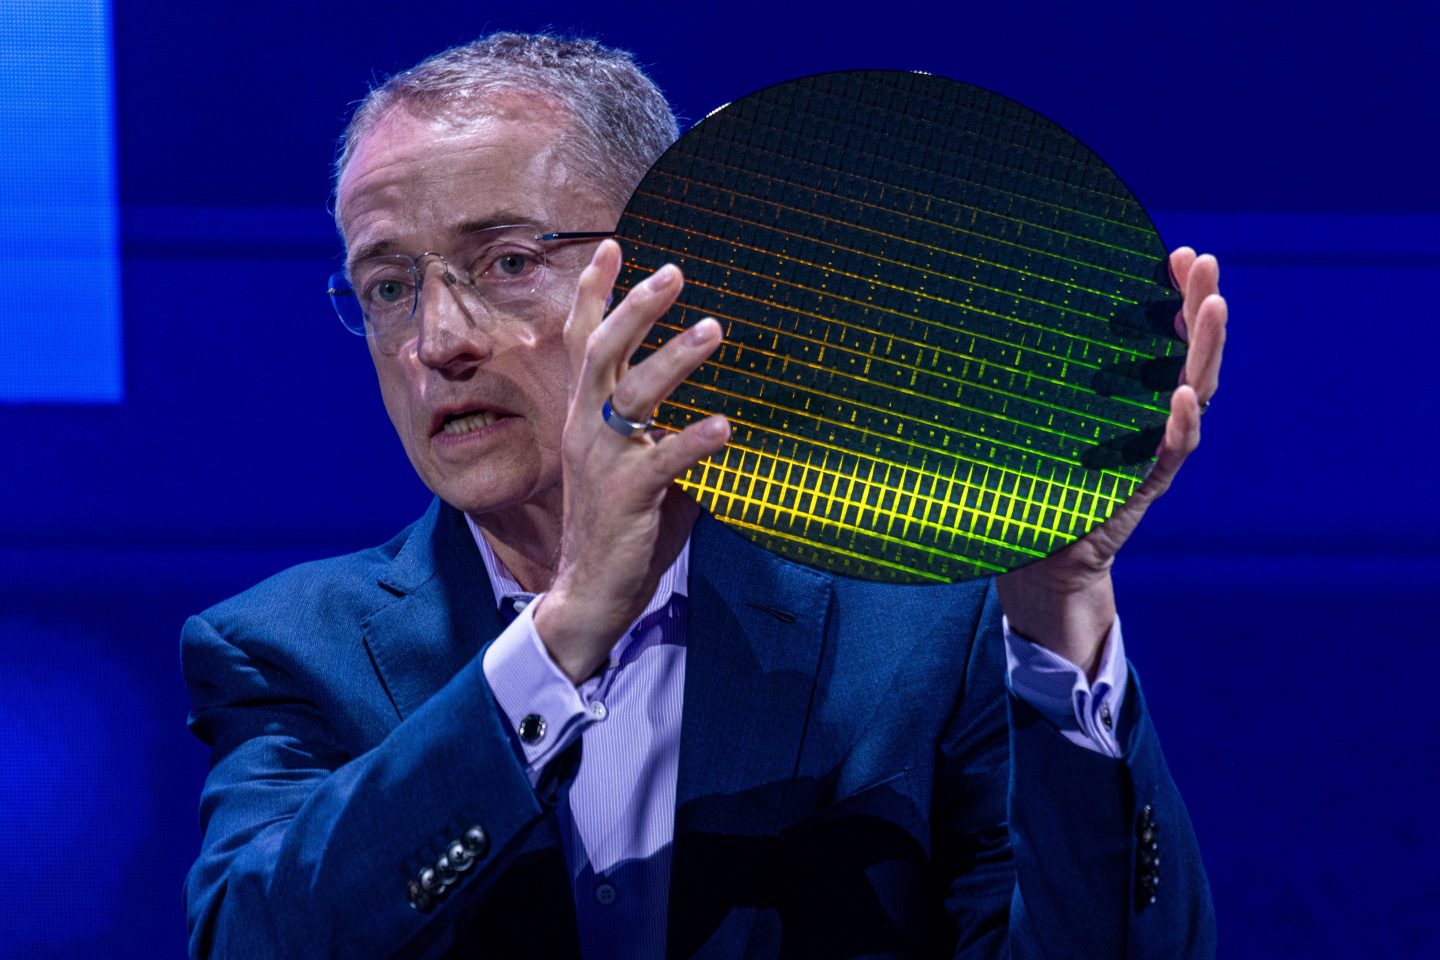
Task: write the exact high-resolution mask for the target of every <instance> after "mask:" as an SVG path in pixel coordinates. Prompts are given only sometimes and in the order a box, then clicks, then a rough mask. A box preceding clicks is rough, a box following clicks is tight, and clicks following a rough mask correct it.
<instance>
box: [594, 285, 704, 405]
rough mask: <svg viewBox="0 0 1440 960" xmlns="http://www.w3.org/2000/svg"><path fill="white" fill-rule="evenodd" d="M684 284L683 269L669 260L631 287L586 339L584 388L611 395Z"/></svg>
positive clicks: (600, 394)
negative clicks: (642, 344) (638, 349)
mask: <svg viewBox="0 0 1440 960" xmlns="http://www.w3.org/2000/svg"><path fill="white" fill-rule="evenodd" d="M683 285H684V281H683V278H682V277H681V276H680V268H679V267H677V266H675V265H674V264H671V263H667V264H666V265H665V266H663V267H661V268H660V269H659V270H656V271H655V272H654V273H652V274H651V275H650V276H648V277H646V278H645V279H644V280H643V281H641V282H640V283H638V284H636V285H635V286H634V287H632V288H631V289H630V292H629V293H628V294H627V295H626V296H625V299H624V300H622V301H621V302H620V305H619V306H618V307H616V308H615V309H614V310H611V311H610V313H609V314H608V315H607V316H606V317H605V320H604V321H603V322H602V323H601V324H600V325H599V326H597V327H596V328H595V329H594V330H592V331H591V332H590V336H589V337H588V338H587V339H586V343H585V366H584V367H583V368H582V372H581V381H582V388H584V387H588V388H589V389H591V390H593V391H596V395H599V396H600V397H601V398H602V399H603V398H604V397H606V396H609V395H610V393H611V391H613V390H614V389H615V384H616V383H617V382H619V381H620V380H621V379H622V378H623V377H624V375H625V373H626V370H627V368H628V366H629V362H630V357H631V355H633V354H634V352H635V350H636V349H637V348H638V347H639V346H640V342H641V341H642V340H644V339H645V335H646V334H647V333H649V332H650V328H651V327H653V326H654V325H655V322H656V321H657V320H659V319H660V318H661V317H662V316H664V314H665V311H666V310H669V309H670V306H671V304H673V303H674V302H675V298H676V297H678V296H679V295H680V289H681V287H682V286H683Z"/></svg>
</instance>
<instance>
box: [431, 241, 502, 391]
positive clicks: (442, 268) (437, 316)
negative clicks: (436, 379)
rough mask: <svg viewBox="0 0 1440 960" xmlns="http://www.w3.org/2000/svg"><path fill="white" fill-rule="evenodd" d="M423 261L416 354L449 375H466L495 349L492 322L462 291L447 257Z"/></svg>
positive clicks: (432, 366)
mask: <svg viewBox="0 0 1440 960" xmlns="http://www.w3.org/2000/svg"><path fill="white" fill-rule="evenodd" d="M434 260H435V261H436V269H432V268H431V263H430V261H428V260H426V261H423V262H422V263H421V264H420V267H419V272H420V275H419V276H418V277H416V282H417V285H418V290H417V292H416V297H417V300H416V303H415V327H416V334H417V342H416V347H415V352H416V355H417V356H418V357H419V359H420V362H421V363H423V364H425V365H426V366H427V367H431V368H433V369H435V370H439V371H441V372H442V373H445V374H446V375H447V376H467V375H468V374H469V372H471V371H472V370H473V368H474V367H475V366H476V365H477V364H480V363H483V362H484V361H485V360H487V359H489V358H490V355H491V354H492V353H493V352H494V341H493V338H492V330H491V325H490V324H489V323H488V322H487V320H488V318H487V317H485V316H484V314H483V311H482V310H480V309H478V307H477V305H476V304H474V303H472V302H470V299H469V298H467V297H465V296H464V295H463V294H462V293H461V289H460V281H459V279H458V278H457V277H456V276H455V274H454V273H453V272H452V271H451V269H450V265H449V264H448V263H446V262H445V260H444V258H442V257H439V256H436V257H435V258H434Z"/></svg>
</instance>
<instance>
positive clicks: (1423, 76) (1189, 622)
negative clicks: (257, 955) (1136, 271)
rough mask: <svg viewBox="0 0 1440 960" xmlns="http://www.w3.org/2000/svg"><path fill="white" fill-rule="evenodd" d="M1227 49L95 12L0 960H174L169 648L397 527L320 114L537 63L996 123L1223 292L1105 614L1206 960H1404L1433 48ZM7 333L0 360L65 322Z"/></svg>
mask: <svg viewBox="0 0 1440 960" xmlns="http://www.w3.org/2000/svg"><path fill="white" fill-rule="evenodd" d="M6 6H7V5H6V3H4V2H3V0H0V24H3V23H4V21H5V16H6ZM1260 6H1261V5H1260V4H1239V3H1216V4H1209V5H1178V4H1177V5H1170V6H1167V7H1161V6H1157V5H1155V4H1138V3H1136V4H1110V5H1106V6H1104V7H1103V8H1099V7H1098V5H1084V4H1066V5H1060V4H1056V5H1053V6H1050V5H1031V4H1018V3H1017V4H1008V5H1004V6H1003V7H1001V6H994V7H966V6H945V7H939V6H934V7H931V6H922V5H918V4H917V5H909V4H905V3H900V2H889V3H884V4H864V5H854V6H843V5H833V4H832V5H829V6H827V7H824V8H813V9H810V10H802V9H801V8H799V7H794V6H789V5H784V4H777V3H769V4H754V5H747V4H738V5H737V4H694V5H690V4H686V5H683V6H682V5H677V6H674V7H672V8H670V9H664V10H658V11H657V10H656V9H654V8H650V7H647V6H641V5H635V6H627V5H625V4H617V3H612V4H608V5H603V6H602V5H596V4H580V3H571V4H565V3H558V4H550V5H548V6H545V7H544V8H543V9H540V10H539V12H537V13H535V14H534V15H530V14H528V13H525V12H521V13H519V14H517V15H516V16H510V15H508V13H504V12H487V13H479V12H477V13H475V14H473V15H471V14H466V13H465V12H464V11H463V9H462V8H460V7H457V6H454V5H440V6H434V5H431V6H425V5H420V6H418V7H417V6H415V5H408V6H407V5H400V6H397V5H395V4H393V3H386V4H380V3H374V2H369V0H367V2H351V3H345V4H341V3H336V2H317V3H309V4H298V3H294V2H287V3H279V2H274V0H252V2H248V3H244V4H241V3H228V2H227V3H215V4H194V5H186V6H184V7H183V8H181V7H179V6H178V5H172V4H167V3H160V2H155V0H114V8H113V27H114V43H115V46H114V63H113V69H114V79H115V87H114V99H115V127H114V130H115V137H116V141H115V142H116V159H117V161H118V166H117V169H118V184H117V191H118V197H119V220H118V223H119V242H120V251H121V263H120V266H121V270H120V277H121V290H122V296H123V301H122V304H123V332H124V339H123V345H122V346H123V350H122V355H123V357H124V366H123V396H124V400H123V402H121V403H113V404H101V405H70V404H57V403H53V402H51V403H44V404H9V405H0V439H3V453H0V573H3V574H4V576H3V577H0V955H3V956H6V957H10V956H13V957H62V956H63V957H72V956H75V955H77V954H78V955H105V956H114V957H167V956H175V957H179V956H181V955H183V952H184V921H183V916H182V912H181V906H180V885H181V881H182V877H183V875H184V872H185V870H186V868H187V867H188V864H189V862H190V860H191V858H192V857H193V856H194V853H195V851H196V849H197V845H198V842H199V836H198V828H197V820H196V797H197V792H198V789H199V785H200V782H201V779H202V778H203V776H204V771H205V767H206V755H205V752H204V750H203V749H202V748H201V747H200V745H199V744H198V743H197V742H195V741H193V740H192V739H191V738H190V737H189V735H188V734H187V733H186V732H185V730H184V717H185V711H186V707H187V698H186V695H185V692H184V688H183V685H182V683H181V679H180V673H179V666H178V660H177V656H176V650H177V644H176V640H177V636H178V632H179V627H180V624H181V622H182V620H183V618H184V616H185V615H186V614H187V613H190V612H193V611H197V610H199V609H201V608H203V607H204V606H207V605H208V604H210V603H213V602H214V601H217V600H219V599H221V598H223V597H225V596H228V595H230V594H232V593H234V592H236V591H238V590H240V589H243V588H244V587H246V586H248V585H250V584H251V583H253V582H255V581H256V580H258V579H260V578H261V577H263V576H265V575H267V574H269V573H271V572H274V571H275V570H277V569H279V568H280V567H282V566H284V565H287V564H290V563H293V562H297V561H300V560H303V559H308V558H312V557H318V556H323V555H329V554H334V553H337V552H342V551H346V550H350V549H354V548H358V547H361V546H366V545H370V544H373V543H376V542H378V541H380V540H382V539H384V538H386V537H388V536H389V535H390V534H391V533H392V532H393V531H394V530H396V529H398V528H399V527H400V526H402V525H404V524H405V523H407V522H409V521H410V520H411V519H413V518H414V517H415V516H416V515H418V513H419V512H420V511H421V510H422V509H423V507H424V505H425V503H426V502H427V500H428V495H427V494H426V492H425V491H424V490H423V488H422V487H421V485H420V484H419V482H418V481H417V480H416V479H415V478H414V476H413V475H412V473H411V471H410V468H409V466H408V464H407V462H406V460H405V458H404V456H403V454H402V452H401V449H400V446H399V444H398V442H397V440H396V438H395V437H394V435H393V432H392V431H391V428H390V426H389V424H388V421H387V420H386V418H385V415H384V412H383V409H382V407H381V404H380V401H379V395H378V391H377V390H376V389H375V385H374V382H373V374H372V372H371V370H370V367H369V363H368V359H367V356H366V353H365V349H364V345H363V342H362V341H360V340H359V339H357V338H353V337H351V336H349V335H348V334H346V333H345V332H344V331H343V330H342V329H341V327H340V325H339V323H338V322H336V320H335V318H334V316H333V315H332V314H331V313H330V311H329V307H328V305H327V303H326V302H325V297H324V295H323V289H324V287H323V284H324V279H325V277H326V276H327V275H328V274H329V273H330V271H331V270H332V269H334V265H335V264H336V263H337V261H338V254H339V252H340V247H339V243H338V240H337V238H336V237H335V235H334V232H333V228H332V227H331V225H330V220H329V215H328V213H327V211H326V199H327V195H328V192H329V180H328V171H329V164H330V162H331V159H332V157H333V148H334V141H335V138H336V136H338V134H339V132H340V130H341V128H342V126H343V122H344V119H345V116H346V112H347V104H349V103H350V102H352V101H354V100H356V99H358V98H359V97H361V96H362V95H363V94H364V92H365V90H366V88H367V84H368V82H369V81H370V80H371V79H372V77H378V76H381V75H383V74H385V73H387V72H389V71H392V70H395V69H399V68H403V67H405V66H408V65H409V64H411V63H412V62H414V61H415V60H418V59H419V58H421V57H422V56H424V55H426V54H429V53H431V52H434V51H435V50H438V49H440V48H442V47H444V46H447V45H449V44H452V43H456V42H461V41H464V40H466V39H469V38H471V37H473V36H475V35H477V34H479V33H481V32H484V31H487V30H491V29H501V28H505V29H537V28H541V27H544V26H547V25H549V26H553V27H555V28H558V29H577V30H580V31H582V32H586V33H590V34H592V35H597V36H598V37H600V38H601V39H602V40H604V41H607V42H609V43H612V44H617V45H620V46H624V47H628V48H630V49H632V50H634V51H635V52H636V53H637V55H638V57H639V59H640V60H641V61H642V62H644V63H646V64H648V65H650V68H651V72H652V74H653V76H654V77H655V79H656V80H657V81H658V82H659V84H660V85H661V87H662V88H663V89H664V90H665V91H666V92H667V94H669V95H670V96H671V98H672V99H673V101H674V102H675V103H676V105H677V107H678V109H679V111H680V112H681V114H682V115H683V116H685V117H687V118H689V119H691V120H693V119H696V118H699V117H702V116H704V114H705V113H706V112H707V111H708V110H710V109H711V108H713V107H714V106H716V105H718V104H720V103H722V102H724V101H727V100H731V99H734V98H735V97H736V96H738V95H741V94H743V93H746V92H749V91H751V90H753V89H756V88H758V87H760V86H764V85H766V84H769V83H772V82H775V81H778V80H782V79H787V78H790V77H793V76H797V75H802V74H806V73H811V72H815V71H819V70H830V69H841V68H850V67H896V68H907V69H925V70H929V71H932V72H935V73H940V74H945V75H949V76H952V77H956V78H958V79H963V80H968V81H970V82H973V83H977V84H980V85H982V86H986V87H989V88H991V89H995V90H998V91H1000V92H1002V93H1005V94H1007V95H1009V96H1011V97H1013V98H1015V99H1017V100H1019V101H1020V102H1022V103H1025V104H1027V105H1029V106H1031V107H1033V108H1035V109H1037V110H1039V111H1040V112H1042V113H1044V114H1046V115H1047V116H1049V117H1051V118H1053V119H1055V120H1057V121H1059V122H1060V123H1061V124H1062V125H1064V126H1066V127H1067V128H1068V129H1070V130H1071V131H1073V132H1075V133H1076V134H1077V135H1079V136H1080V137H1081V138H1082V139H1084V140H1085V141H1086V142H1087V143H1088V144H1089V145H1090V146H1091V147H1092V148H1093V149H1094V150H1095V151H1096V152H1098V153H1099V154H1100V155H1101V156H1102V157H1104V158H1105V159H1106V160H1107V161H1108V162H1109V163H1110V164H1111V165H1112V166H1113V167H1114V168H1115V169H1116V170H1118V171H1119V172H1120V173H1121V175H1122V176H1124V177H1125V178H1126V180H1127V181H1128V182H1129V184H1130V186H1131V188H1132V189H1133V190H1134V192H1135V193H1136V194H1137V196H1139V197H1140V198H1141V200H1142V201H1143V202H1144V203H1145V205H1146V206H1147V208H1148V209H1150V210H1151V211H1152V213H1153V214H1154V216H1155V219H1156V221H1157V222H1158V224H1159V225H1160V227H1161V231H1162V233H1163V235H1164V236H1165V238H1166V239H1167V241H1169V242H1170V243H1171V244H1172V245H1173V244H1178V243H1182V242H1183V243H1189V244H1192V245H1194V246H1197V247H1198V248H1200V249H1202V250H1208V251H1212V252H1215V253H1216V254H1218V255H1219V256H1220V258H1221V263H1222V270H1223V278H1222V287H1223V289H1224V291H1225V293H1226V295H1227V297H1228V299H1229V301H1230V304H1231V331H1230V343H1229V348H1228V354H1227V363H1226V367H1225V371H1224V377H1223V380H1224V382H1223V388H1222V391H1221V393H1220V395H1219V397H1218V399H1217V401H1216V404H1215V408H1214V409H1213V410H1212V411H1211V412H1210V414H1209V415H1208V416H1207V417H1206V419H1205V440H1204V444H1203V446H1202V448H1201V450H1200V452H1199V453H1198V454H1197V455H1196V457H1195V459H1194V461H1193V462H1192V463H1191V464H1189V465H1187V467H1186V469H1185V471H1184V473H1183V474H1182V476H1181V477H1180V480H1179V482H1178V483H1177V485H1176V487H1175V489H1174V490H1172V491H1171V493H1170V494H1169V495H1167V497H1166V498H1165V499H1164V501H1162V502H1161V504H1159V505H1158V506H1157V507H1156V508H1155V509H1154V510H1153V511H1152V513H1151V515H1150V516H1149V517H1148V518H1147V519H1146V521H1145V524H1144V525H1143V527H1142V530H1141V532H1140V533H1139V534H1138V536H1137V538H1136V540H1135V541H1134V542H1132V544H1131V545H1130V546H1128V547H1127V549H1126V551H1125V554H1124V555H1123V557H1122V559H1121V561H1120V563H1119V565H1118V568H1117V573H1116V576H1117V580H1118V582H1119V589H1120V592H1121V606H1122V612H1123V615H1124V617H1125V624H1126V636H1127V643H1128V645H1129V649H1130V653H1131V656H1132V659H1133V660H1134V661H1135V662H1136V664H1137V665H1138V667H1139V669H1140V671H1141V674H1142V677H1143V678H1144V680H1145V683H1146V690H1147V694H1148V697H1149V700H1150V702H1151V704H1152V708H1153V711H1154V714H1155V716H1156V722H1157V724H1158V726H1159V729H1160V732H1161V735H1162V737H1163V738H1164V741H1165V744H1166V748H1167V753H1168V756H1169V758H1170V763H1171V767H1172V769H1173V770H1174V773H1175V776H1176V779H1177V780H1178V781H1179V783H1180V785H1181V788H1182V790H1183V792H1184V794H1185V796H1186V798H1187V800H1188V802H1189V806H1190V809H1191V813H1192V815H1193V818H1194V821H1195V825H1196V829H1197V830H1198V832H1199V834H1200V838H1201V843H1202V846H1203V848H1204V851H1205V856H1206V863H1207V867H1208V869H1209V871H1210V877H1211V881H1212V884H1213V886H1214V891H1215V898H1216V901H1217V907H1218V912H1219V921H1220V935H1221V943H1222V956H1226V957H1275V956H1304V957H1332V956H1333V957H1341V956H1351V955H1356V954H1361V953H1364V954H1365V955H1368V956H1381V957H1422V956H1426V957H1428V956H1435V955H1440V914H1437V912H1436V910H1435V908H1434V905H1435V903H1436V902H1440V870H1437V868H1436V866H1435V864H1436V862H1437V859H1440V820H1437V818H1436V816H1435V815H1434V813H1433V809H1434V806H1435V801H1436V797H1437V787H1440V760H1437V751H1436V749H1435V747H1434V740H1435V734H1436V732H1437V725H1436V721H1435V719H1434V707H1433V705H1432V703H1433V697H1432V692H1433V691H1434V690H1435V689H1436V683H1437V680H1436V678H1437V677H1440V642H1437V641H1440V615H1437V613H1436V612H1435V609H1434V607H1433V606H1432V603H1433V599H1432V598H1433V597H1434V595H1435V594H1436V592H1437V587H1440V561H1437V559H1436V556H1435V554H1436V550H1435V548H1436V547H1437V545H1440V514H1437V511H1436V502H1437V500H1436V496H1435V490H1436V485H1435V483H1434V481H1433V480H1432V479H1431V476H1432V475H1433V472H1434V470H1435V468H1436V465H1437V455H1436V452H1435V450H1436V442H1435V433H1434V420H1435V415H1436V413H1437V404H1436V402H1435V394H1434V392H1433V387H1432V383H1433V381H1434V379H1435V378H1434V377H1433V375H1432V369H1433V367H1434V357H1435V356H1436V351H1435V347H1434V344H1435V340H1436V337H1435V333H1434V330H1435V320H1434V315H1435V307H1434V302H1435V298H1436V291H1437V289H1440V177H1437V176H1436V175H1435V167H1436V159H1437V157H1440V150H1437V140H1440V121H1437V110H1436V108H1435V96H1436V93H1437V91H1440V70H1437V67H1436V61H1437V57H1440V49H1437V41H1436V39H1435V38H1436V37H1437V36H1440V13H1437V12H1436V7H1435V5H1433V4H1421V3H1413V4H1404V3H1390V4H1381V3H1370V4H1363V5H1348V4H1347V5H1346V6H1345V7H1344V8H1343V9H1342V8H1338V7H1337V8H1335V9H1333V10H1331V9H1329V8H1327V7H1324V6H1322V5H1317V4H1314V3H1304V4H1301V3H1270V4H1266V5H1264V6H1263V9H1253V8H1252V7H1260ZM12 9H13V8H12ZM527 9H528V8H527ZM182 10H183V12H182ZM0 29H4V27H0ZM62 99H63V98H62ZM57 105H63V104H57ZM18 147H19V145H17V144H16V143H15V142H14V141H13V140H7V141H0V150H4V151H7V152H11V153H9V154H7V155H13V151H16V150H17V149H18ZM8 202H9V201H8V200H7V203H8ZM33 299H34V288H26V287H24V286H21V288H19V289H17V288H16V287H15V285H13V284H12V285H11V286H10V287H9V289H7V290H6V297H5V299H4V301H3V302H4V303H5V305H6V306H5V308H4V310H3V313H0V325H3V326H4V327H6V328H7V329H9V328H12V327H13V326H14V325H27V326H29V325H34V324H37V323H41V324H56V325H61V326H65V325H70V324H80V323H83V322H84V320H83V318H79V317H74V316H69V315H66V314H64V313H53V314H50V315H46V314H43V313H42V314H39V315H37V314H34V313H27V312H25V311H23V310H21V309H19V305H22V304H26V303H27V301H31V300H33ZM5 342H7V343H8V342H9V341H5ZM7 349H8V348H7ZM34 349H36V350H42V351H43V350H46V349H51V350H60V351H61V352H60V355H59V356H45V357H38V356H37V357H36V358H35V359H36V362H37V363H38V362H40V361H44V362H51V361H57V360H58V361H59V363H60V365H61V367H62V368H63V367H65V366H66V365H74V366H76V367H79V366H80V365H83V364H85V363H88V362H90V361H91V360H93V357H92V356H90V355H89V354H87V353H86V351H85V350H80V349H75V348H73V347H66V348H60V347H55V346H53V345H52V346H51V347H49V348H46V347H44V346H36V347H34ZM94 349H95V350H97V351H103V350H104V349H105V344H104V343H102V342H96V343H95V345H94Z"/></svg>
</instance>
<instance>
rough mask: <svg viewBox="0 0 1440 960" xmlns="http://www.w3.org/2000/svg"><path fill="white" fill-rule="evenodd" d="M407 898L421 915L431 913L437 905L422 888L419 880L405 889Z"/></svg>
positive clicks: (413, 881)
mask: <svg viewBox="0 0 1440 960" xmlns="http://www.w3.org/2000/svg"><path fill="white" fill-rule="evenodd" d="M405 896H406V897H407V898H408V899H409V900H410V906H411V907H412V908H414V909H416V910H418V911H420V912H421V913H425V912H427V911H429V909H430V908H431V907H432V906H434V905H435V900H434V899H433V898H432V897H431V896H430V894H428V893H426V892H425V890H424V889H423V888H422V887H421V886H420V881H419V880H411V881H410V885H409V886H407V887H406V888H405Z"/></svg>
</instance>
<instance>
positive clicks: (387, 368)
mask: <svg viewBox="0 0 1440 960" xmlns="http://www.w3.org/2000/svg"><path fill="white" fill-rule="evenodd" d="M371 359H373V360H374V361H375V376H376V379H377V380H379V382H380V399H381V400H382V401H384V403H385V412H386V413H387V414H388V415H389V416H390V423H391V425H392V426H394V428H395V432H396V433H398V434H399V435H400V442H401V443H403V444H404V445H405V446H406V447H407V448H408V447H409V446H410V436H409V431H408V429H407V426H408V425H409V423H410V394H409V390H408V389H407V388H406V383H405V376H404V374H403V373H401V372H400V371H399V370H397V369H396V367H395V364H396V361H395V359H394V358H392V357H378V356H374V355H373V354H372V356H371Z"/></svg>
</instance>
